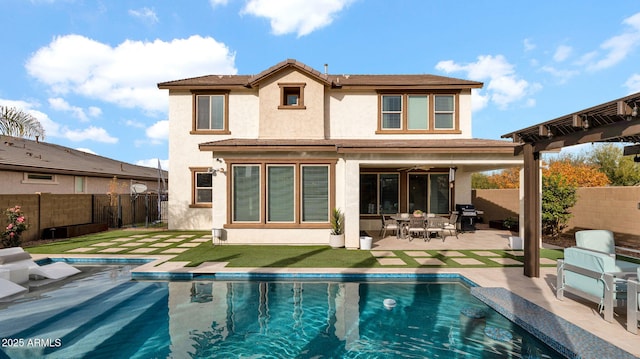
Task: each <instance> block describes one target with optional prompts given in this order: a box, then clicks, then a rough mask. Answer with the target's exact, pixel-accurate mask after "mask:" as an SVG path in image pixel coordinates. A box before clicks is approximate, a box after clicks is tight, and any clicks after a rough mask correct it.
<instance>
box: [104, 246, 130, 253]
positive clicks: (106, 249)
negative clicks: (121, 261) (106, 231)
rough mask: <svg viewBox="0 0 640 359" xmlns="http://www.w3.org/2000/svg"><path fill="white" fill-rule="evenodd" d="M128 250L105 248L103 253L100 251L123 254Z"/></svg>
mask: <svg viewBox="0 0 640 359" xmlns="http://www.w3.org/2000/svg"><path fill="white" fill-rule="evenodd" d="M127 249H128V248H117V247H115V248H105V249H103V250H101V251H98V252H100V253H118V252H122V251H126V250H127Z"/></svg>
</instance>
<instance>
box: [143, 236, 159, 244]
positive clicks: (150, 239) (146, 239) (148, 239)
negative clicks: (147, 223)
mask: <svg viewBox="0 0 640 359" xmlns="http://www.w3.org/2000/svg"><path fill="white" fill-rule="evenodd" d="M160 239H162V238H156V237H148V238H143V239H139V240H138V242H144V243H149V242H156V241H159V240H160Z"/></svg>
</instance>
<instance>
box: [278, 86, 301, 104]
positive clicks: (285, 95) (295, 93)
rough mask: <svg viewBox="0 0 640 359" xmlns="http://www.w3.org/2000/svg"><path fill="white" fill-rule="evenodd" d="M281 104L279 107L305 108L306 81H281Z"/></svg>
mask: <svg viewBox="0 0 640 359" xmlns="http://www.w3.org/2000/svg"><path fill="white" fill-rule="evenodd" d="M278 86H280V104H279V105H278V108H279V109H305V108H306V107H305V105H304V87H305V86H306V84H304V83H279V84H278Z"/></svg>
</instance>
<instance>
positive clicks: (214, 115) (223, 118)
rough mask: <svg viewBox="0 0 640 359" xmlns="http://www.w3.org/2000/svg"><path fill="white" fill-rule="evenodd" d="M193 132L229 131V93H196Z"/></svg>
mask: <svg viewBox="0 0 640 359" xmlns="http://www.w3.org/2000/svg"><path fill="white" fill-rule="evenodd" d="M194 98H195V104H194V108H195V111H194V113H195V116H194V123H193V132H195V133H229V112H228V104H229V96H228V94H227V93H215V94H196V95H195V96H194Z"/></svg>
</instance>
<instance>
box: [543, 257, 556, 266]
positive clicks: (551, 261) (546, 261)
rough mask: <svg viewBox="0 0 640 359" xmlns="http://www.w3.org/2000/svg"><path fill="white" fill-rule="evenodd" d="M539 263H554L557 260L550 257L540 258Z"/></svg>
mask: <svg viewBox="0 0 640 359" xmlns="http://www.w3.org/2000/svg"><path fill="white" fill-rule="evenodd" d="M540 264H552V265H556V264H558V262H557V261H556V260H555V259H550V258H540Z"/></svg>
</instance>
